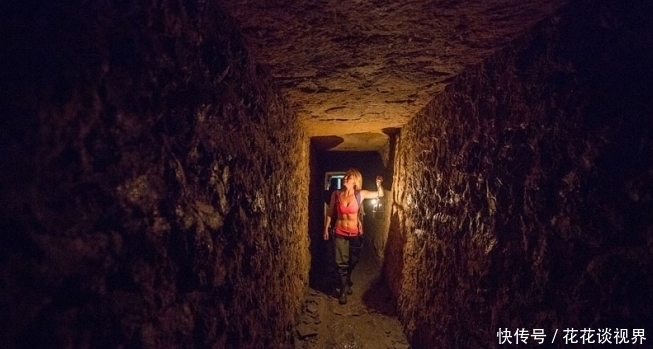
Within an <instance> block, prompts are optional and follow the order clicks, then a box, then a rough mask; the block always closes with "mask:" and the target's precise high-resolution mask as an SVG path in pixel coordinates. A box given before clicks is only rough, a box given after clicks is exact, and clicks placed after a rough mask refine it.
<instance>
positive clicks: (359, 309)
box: [295, 242, 410, 349]
mask: <svg viewBox="0 0 653 349" xmlns="http://www.w3.org/2000/svg"><path fill="white" fill-rule="evenodd" d="M366 245H367V246H369V244H367V242H366ZM332 246H333V245H329V247H331V248H332ZM379 273H380V267H379V264H378V262H377V261H376V260H375V258H374V256H373V254H372V252H371V248H364V249H363V253H362V256H361V260H360V263H359V264H358V266H357V267H356V269H354V273H353V275H352V282H353V286H352V290H353V294H352V295H349V296H347V304H345V305H340V304H339V303H338V293H337V289H336V282H335V281H334V279H335V278H334V277H332V276H329V275H322V276H321V277H320V278H319V279H320V280H321V281H322V282H314V285H312V286H311V288H310V290H309V293H308V295H307V296H306V299H305V301H304V312H303V314H302V318H301V321H300V323H299V325H298V326H297V328H296V337H295V338H296V339H295V348H298V349H408V348H410V346H409V345H408V342H407V340H406V337H405V335H404V333H403V328H402V326H401V324H400V323H399V320H398V319H397V316H396V312H395V306H394V303H393V301H392V298H391V297H390V293H389V291H388V288H387V286H386V285H385V283H384V282H383V281H382V280H381V278H380V274H379ZM322 274H329V273H328V271H325V272H322Z"/></svg>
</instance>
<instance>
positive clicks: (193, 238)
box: [0, 0, 310, 349]
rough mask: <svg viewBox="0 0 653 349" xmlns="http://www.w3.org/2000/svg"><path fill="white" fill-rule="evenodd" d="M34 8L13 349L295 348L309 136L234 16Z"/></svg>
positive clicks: (20, 91)
mask: <svg viewBox="0 0 653 349" xmlns="http://www.w3.org/2000/svg"><path fill="white" fill-rule="evenodd" d="M36 4H37V3H34V2H26V3H25V2H21V3H20V4H11V6H4V5H3V13H2V32H3V39H4V40H5V41H4V43H3V46H4V49H3V57H2V62H3V63H4V66H3V70H2V72H1V73H0V74H2V75H1V76H0V77H1V79H0V83H1V85H0V87H1V88H0V90H2V91H3V92H2V93H3V100H2V106H3V107H2V114H3V116H2V118H1V119H2V121H0V132H1V137H0V139H1V141H0V142H1V143H0V145H1V151H2V168H1V169H0V176H1V177H0V178H1V190H0V202H1V203H2V212H1V215H0V226H1V227H2V241H1V243H0V271H1V273H0V313H1V314H2V315H1V316H0V324H1V326H0V343H2V347H3V348H18V347H20V348H156V349H164V348H282V347H289V346H291V345H292V333H291V332H290V331H291V330H292V328H293V325H294V323H295V320H296V318H297V316H298V313H299V311H300V307H301V299H302V295H303V292H304V291H305V289H306V286H307V283H308V271H309V265H310V258H309V253H308V251H309V247H308V237H307V234H306V229H307V226H308V219H307V204H308V203H307V199H306V198H307V197H308V173H309V171H308V157H309V155H308V140H307V139H306V137H305V136H304V134H303V131H301V130H300V128H299V126H298V122H297V120H296V118H295V116H294V114H292V113H290V112H289V111H288V109H287V106H286V105H285V102H283V100H282V98H281V97H279V95H278V94H277V93H276V92H275V88H274V87H273V86H271V84H270V83H268V81H269V76H268V74H267V73H266V72H265V71H262V70H261V69H260V68H259V67H257V66H256V65H255V64H254V63H253V61H252V60H251V59H250V58H249V56H248V54H247V52H246V50H245V48H244V47H243V46H242V44H241V42H240V38H239V35H238V34H237V32H236V31H235V30H234V29H233V25H232V23H231V21H230V19H229V18H227V17H226V16H225V15H224V14H223V12H222V11H221V10H219V9H216V8H212V7H211V6H210V4H208V3H206V2H192V1H190V2H177V1H168V0H165V1H154V2H153V1H145V2H135V3H131V2H129V3H126V2H124V1H99V2H95V1H93V2H81V3H78V4H75V5H73V4H71V3H69V2H68V3H59V2H57V3H56V4H55V2H43V3H42V4H41V3H39V4H40V5H36ZM290 208H292V209H290Z"/></svg>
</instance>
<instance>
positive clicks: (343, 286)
mask: <svg viewBox="0 0 653 349" xmlns="http://www.w3.org/2000/svg"><path fill="white" fill-rule="evenodd" d="M340 281H341V282H340V297H339V298H338V303H340V304H347V289H348V288H349V287H348V286H347V277H346V276H341V277H340Z"/></svg>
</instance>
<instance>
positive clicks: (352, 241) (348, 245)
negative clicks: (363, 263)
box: [334, 234, 363, 280]
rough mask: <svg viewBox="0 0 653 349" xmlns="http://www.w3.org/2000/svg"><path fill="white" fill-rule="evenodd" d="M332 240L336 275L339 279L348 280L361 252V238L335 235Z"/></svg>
mask: <svg viewBox="0 0 653 349" xmlns="http://www.w3.org/2000/svg"><path fill="white" fill-rule="evenodd" d="M334 240H335V241H334V242H335V257H336V258H335V260H336V268H337V270H338V275H340V277H341V278H343V277H346V278H347V280H349V278H350V277H351V272H352V271H353V270H354V267H355V266H356V264H358V260H359V259H360V255H361V251H362V250H363V238H362V237H360V236H352V237H345V236H340V235H338V234H335V239H334Z"/></svg>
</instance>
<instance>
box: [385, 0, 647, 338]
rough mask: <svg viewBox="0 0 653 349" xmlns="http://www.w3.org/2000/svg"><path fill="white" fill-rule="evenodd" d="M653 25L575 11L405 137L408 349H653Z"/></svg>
mask: <svg viewBox="0 0 653 349" xmlns="http://www.w3.org/2000/svg"><path fill="white" fill-rule="evenodd" d="M651 14H653V11H652V5H651V4H650V2H646V1H629V2H627V3H616V2H610V1H576V2H574V3H573V4H572V5H570V6H568V7H567V8H565V9H564V11H562V12H561V13H560V14H559V15H558V16H556V17H555V18H553V19H551V20H549V21H547V22H546V23H543V24H541V25H539V26H538V27H537V28H536V29H535V30H534V31H532V32H530V33H528V34H526V35H525V36H524V37H523V38H520V39H519V40H517V41H515V42H513V43H511V44H510V45H509V46H508V47H506V48H505V50H502V51H501V52H499V53H497V54H496V55H494V56H493V57H492V58H490V59H488V60H486V61H485V62H483V63H482V64H480V65H478V66H474V67H471V68H469V69H468V70H466V71H465V72H464V73H463V74H461V75H460V76H458V77H457V79H456V80H455V81H454V82H453V83H452V84H451V85H450V86H449V87H448V88H447V90H446V92H445V93H443V94H442V95H439V96H437V97H436V98H435V99H434V100H433V102H432V103H430V104H429V106H428V107H427V108H425V110H423V112H422V113H421V114H420V115H418V116H416V117H415V118H414V119H413V120H412V121H411V122H410V123H409V124H408V125H406V127H405V128H404V129H403V130H402V134H401V139H400V142H399V150H398V154H397V158H396V163H395V169H396V174H395V186H394V189H395V194H394V195H395V205H394V207H393V210H392V221H391V228H390V233H389V241H388V248H387V255H386V260H385V262H386V263H385V268H386V272H387V274H388V278H389V280H390V284H391V288H392V290H393V293H394V294H395V296H396V297H397V300H398V307H399V310H400V318H401V320H402V323H403V324H404V326H405V329H406V332H407V336H408V337H409V340H410V343H411V346H412V347H414V348H488V347H499V345H498V338H497V332H498V330H499V329H500V328H508V329H510V330H511V331H512V332H513V333H514V331H515V330H517V329H519V328H523V329H526V330H527V331H532V329H534V328H541V329H544V332H545V333H546V334H547V336H548V337H547V340H548V341H551V340H552V336H553V334H554V332H555V330H556V329H557V330H559V331H560V333H558V338H557V339H556V342H555V343H554V344H552V345H551V346H553V347H560V348H562V347H566V345H565V341H564V340H563V339H562V336H563V333H562V331H563V330H564V329H567V328H575V329H577V330H580V329H582V328H589V329H593V330H595V331H597V330H598V329H603V328H608V329H610V331H611V332H612V331H614V330H615V329H617V328H620V329H627V330H629V331H632V329H636V328H639V329H645V330H646V337H647V338H649V339H648V340H647V341H648V342H645V343H648V344H646V345H645V346H646V347H650V337H651V336H650V333H651V331H652V330H653V328H651V327H650V326H651V323H653V321H652V320H653V315H652V314H653V305H652V303H651V302H650V295H651V294H652V291H653V258H652V257H653V256H652V254H653V215H651V212H653V86H652V84H653V68H652V67H651V64H650V63H651V62H653V25H652V24H651V22H650V20H649V19H647V18H650V16H651ZM629 334H630V335H632V332H629ZM576 339H577V340H578V341H579V343H580V340H581V339H580V333H578V337H576ZM593 339H594V340H597V337H596V336H595V337H594V338H593ZM512 342H513V343H514V339H513V340H512ZM528 343H530V345H534V343H535V342H534V341H533V340H532V339H531V340H530V341H529V342H528ZM613 343H614V342H613ZM606 345H607V344H606Z"/></svg>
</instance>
